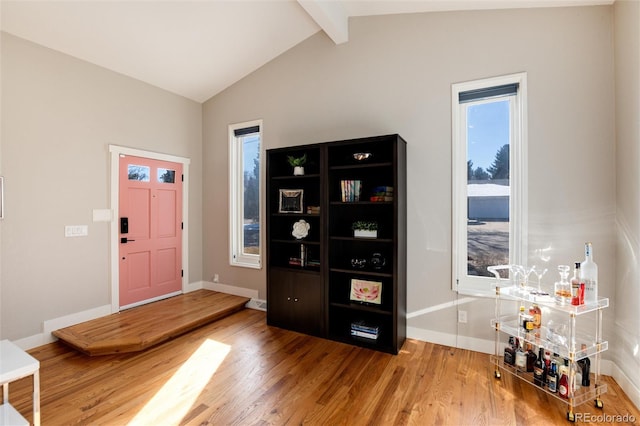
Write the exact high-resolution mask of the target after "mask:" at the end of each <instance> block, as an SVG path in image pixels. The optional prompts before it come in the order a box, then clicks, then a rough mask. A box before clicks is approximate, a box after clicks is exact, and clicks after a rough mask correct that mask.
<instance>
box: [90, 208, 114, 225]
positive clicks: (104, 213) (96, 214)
mask: <svg viewBox="0 0 640 426" xmlns="http://www.w3.org/2000/svg"><path fill="white" fill-rule="evenodd" d="M111 217H112V216H111V210H110V209H94V210H93V221H94V222H111Z"/></svg>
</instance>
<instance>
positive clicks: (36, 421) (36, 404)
mask: <svg viewBox="0 0 640 426" xmlns="http://www.w3.org/2000/svg"><path fill="white" fill-rule="evenodd" d="M33 425H34V426H40V371H38V370H36V372H35V373H33Z"/></svg>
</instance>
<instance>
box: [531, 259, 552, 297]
mask: <svg viewBox="0 0 640 426" xmlns="http://www.w3.org/2000/svg"><path fill="white" fill-rule="evenodd" d="M547 271H548V269H547V268H544V269H542V268H537V267H536V266H535V265H534V267H533V273H534V274H536V277H538V294H543V293H544V292H543V291H542V285H541V283H542V277H543V276H544V274H546V273H547Z"/></svg>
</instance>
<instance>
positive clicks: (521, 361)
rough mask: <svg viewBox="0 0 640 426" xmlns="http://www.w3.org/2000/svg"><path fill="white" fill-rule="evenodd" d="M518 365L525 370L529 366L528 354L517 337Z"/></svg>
mask: <svg viewBox="0 0 640 426" xmlns="http://www.w3.org/2000/svg"><path fill="white" fill-rule="evenodd" d="M516 367H519V368H521V369H522V370H525V369H526V368H527V355H526V354H525V353H524V351H523V350H522V346H520V341H519V340H518V339H516Z"/></svg>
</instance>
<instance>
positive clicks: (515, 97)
mask: <svg viewBox="0 0 640 426" xmlns="http://www.w3.org/2000/svg"><path fill="white" fill-rule="evenodd" d="M452 105H453V108H452V125H453V128H452V137H453V167H452V170H453V221H452V222H453V244H452V255H453V259H452V260H453V262H452V264H453V289H454V290H457V291H459V292H463V293H466V292H471V293H474V294H483V293H485V292H486V293H487V294H490V293H491V282H492V281H493V279H492V277H493V274H491V273H490V272H489V271H488V270H487V267H488V266H491V265H508V264H522V262H523V256H524V255H525V254H526V235H527V234H526V200H527V194H526V188H527V185H526V176H527V173H526V74H525V73H520V74H514V75H509V76H504V77H496V78H490V79H484V80H477V81H471V82H466V83H458V84H454V85H453V86H452Z"/></svg>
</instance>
